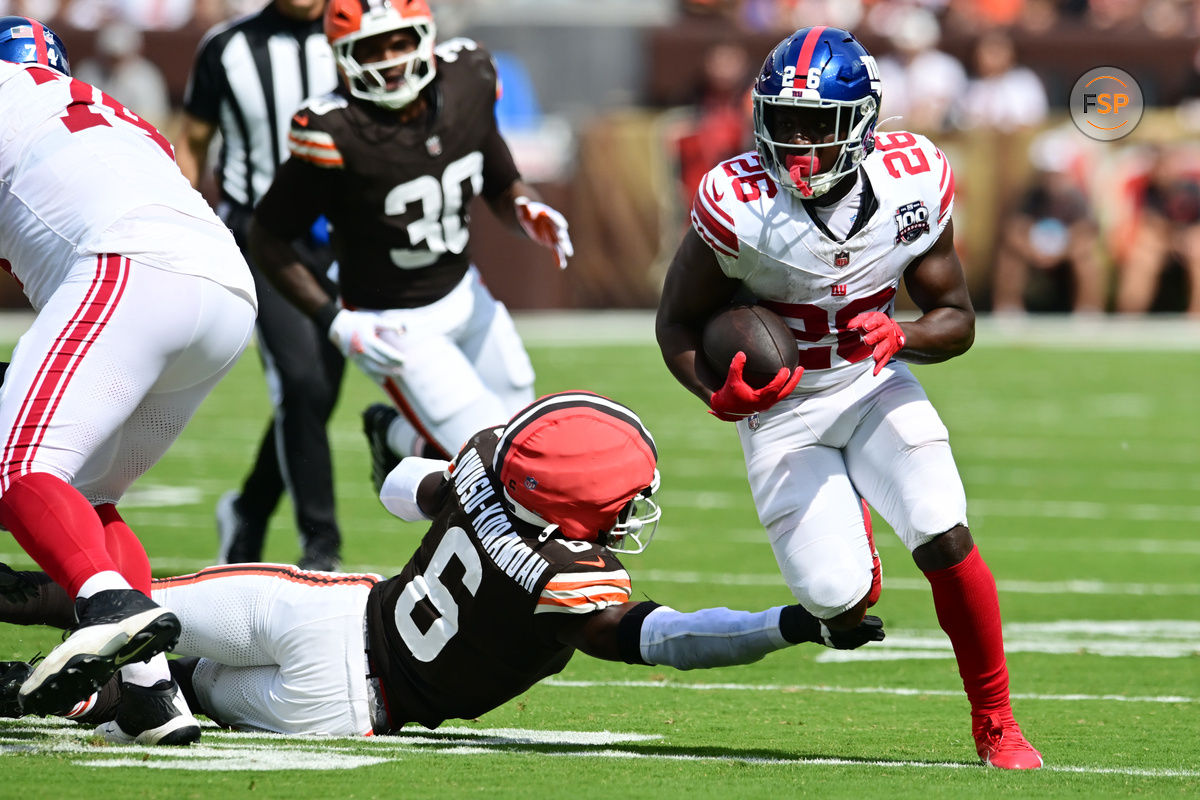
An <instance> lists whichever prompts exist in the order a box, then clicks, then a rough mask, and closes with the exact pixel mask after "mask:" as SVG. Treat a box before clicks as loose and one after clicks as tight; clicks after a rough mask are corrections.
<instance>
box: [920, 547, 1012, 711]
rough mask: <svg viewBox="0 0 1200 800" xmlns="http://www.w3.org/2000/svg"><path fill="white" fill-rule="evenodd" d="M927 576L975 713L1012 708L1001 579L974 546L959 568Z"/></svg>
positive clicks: (940, 620)
mask: <svg viewBox="0 0 1200 800" xmlns="http://www.w3.org/2000/svg"><path fill="white" fill-rule="evenodd" d="M925 577H926V578H927V579H928V580H929V583H930V585H931V586H932V587H933V606H934V608H935V609H936V611H937V618H938V622H939V623H940V624H941V626H942V630H944V631H945V632H946V635H947V636H949V637H950V643H951V644H952V645H953V646H954V657H955V658H956V659H958V674H959V675H961V676H962V681H963V688H964V689H966V690H967V699H968V700H970V701H971V711H972V712H974V713H978V714H983V713H988V712H992V711H1003V710H1006V709H1008V707H1009V700H1008V666H1007V665H1006V664H1005V661H1004V637H1003V634H1002V633H1001V630H1000V599H999V597H998V596H997V594H996V579H995V578H993V577H992V571H991V570H990V569H988V565H987V564H986V563H984V560H983V557H982V556H981V555H979V548H977V547H974V548H972V549H971V552H970V554H968V555H967V557H966V558H964V559H963V560H962V561H960V562H959V563H957V564H955V565H954V566H953V567H947V568H946V569H939V570H933V571H932V572H926V573H925Z"/></svg>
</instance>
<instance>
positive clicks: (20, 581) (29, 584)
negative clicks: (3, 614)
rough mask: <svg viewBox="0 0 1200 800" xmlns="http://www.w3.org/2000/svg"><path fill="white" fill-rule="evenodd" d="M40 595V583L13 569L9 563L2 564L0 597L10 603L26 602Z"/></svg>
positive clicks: (0, 565) (0, 569) (0, 566)
mask: <svg viewBox="0 0 1200 800" xmlns="http://www.w3.org/2000/svg"><path fill="white" fill-rule="evenodd" d="M37 596H38V585H37V584H36V583H34V582H33V581H31V580H30V579H29V578H28V577H27V576H25V575H22V574H21V573H19V572H16V571H14V570H13V568H12V567H10V566H9V565H8V564H0V599H4V600H7V601H8V602H10V603H24V602H25V601H26V600H33V599H34V598H36V597H37Z"/></svg>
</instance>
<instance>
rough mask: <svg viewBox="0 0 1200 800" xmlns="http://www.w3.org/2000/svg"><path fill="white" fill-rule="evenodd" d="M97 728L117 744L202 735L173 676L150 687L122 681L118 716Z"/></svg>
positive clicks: (171, 741) (174, 741)
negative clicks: (172, 678)
mask: <svg viewBox="0 0 1200 800" xmlns="http://www.w3.org/2000/svg"><path fill="white" fill-rule="evenodd" d="M96 732H97V733H99V734H100V735H101V736H103V737H104V738H105V739H107V740H108V741H110V742H113V743H114V744H150V745H154V744H162V745H182V744H191V743H192V742H195V741H196V740H198V739H199V738H200V723H199V722H197V721H196V718H195V717H194V716H192V712H191V709H189V708H188V705H187V701H186V700H184V699H183V692H181V691H179V685H178V684H176V683H175V681H174V680H167V681H159V682H158V683H156V684H154V685H153V686H151V687H149V688H147V687H145V686H136V685H134V684H132V683H124V682H122V683H121V703H120V705H118V706H117V718H116V719H114V720H112V721H111V722H106V723H104V724H103V725H100V726H99V727H97V728H96Z"/></svg>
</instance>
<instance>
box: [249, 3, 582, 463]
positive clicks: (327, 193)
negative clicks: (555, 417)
mask: <svg viewBox="0 0 1200 800" xmlns="http://www.w3.org/2000/svg"><path fill="white" fill-rule="evenodd" d="M325 32H326V35H327V36H328V38H329V41H330V44H331V45H332V47H333V52H334V57H335V59H336V61H337V65H338V70H339V72H340V74H341V78H342V85H341V86H340V87H339V89H338V90H337V91H335V92H334V93H332V94H329V95H325V96H323V97H320V98H317V99H314V100H312V101H310V102H308V103H307V104H306V105H305V106H304V107H302V108H301V109H300V110H299V111H298V112H297V113H296V114H295V116H294V117H293V118H292V125H291V130H290V132H289V135H288V141H289V147H290V151H291V157H290V158H289V159H288V160H287V161H286V162H285V163H284V164H283V165H282V166H281V167H280V168H279V170H278V172H277V173H276V176H275V180H274V183H273V184H272V186H271V189H270V190H269V191H268V193H267V194H266V196H265V197H264V198H263V200H262V202H261V203H260V204H259V205H258V207H257V209H256V210H255V215H254V222H253V224H252V226H251V232H250V241H251V253H252V255H253V257H254V260H255V261H256V263H257V264H258V266H259V267H260V268H261V269H262V271H263V272H264V273H265V274H266V275H268V276H269V277H270V278H271V280H272V282H273V283H274V284H275V285H276V286H277V287H278V288H279V290H280V292H281V293H283V294H284V295H285V296H286V297H287V298H288V299H289V300H291V301H292V303H294V304H295V305H296V306H297V307H298V308H299V309H300V310H301V311H303V312H305V313H306V314H309V315H310V316H311V317H312V318H313V319H315V320H317V322H318V324H319V325H321V326H323V328H324V329H326V330H328V332H329V337H330V338H331V339H332V340H333V342H334V343H335V344H337V345H338V346H339V347H340V348H341V349H342V351H343V352H344V353H345V354H346V355H347V356H348V357H349V358H350V359H351V360H353V361H354V362H355V363H357V364H358V365H359V366H360V367H361V368H362V369H363V370H364V371H366V373H367V374H368V375H369V376H371V378H373V379H374V380H375V381H376V382H378V383H379V384H380V385H381V386H382V388H383V389H384V391H385V392H386V393H387V395H388V396H389V397H390V398H391V400H392V402H393V404H394V406H395V408H396V409H398V410H399V412H400V413H397V412H396V411H395V410H393V409H389V408H386V407H382V408H376V409H375V410H374V411H373V412H372V413H370V414H368V415H367V424H368V427H369V428H370V429H371V430H372V431H373V432H374V438H373V446H375V447H378V448H379V449H383V450H386V451H388V453H389V455H388V459H389V465H390V463H394V461H395V459H396V458H398V457H403V456H405V455H409V454H413V453H421V452H422V451H423V450H427V451H428V452H431V453H435V454H438V455H441V456H443V457H449V455H451V454H453V453H456V452H457V451H458V449H459V447H461V446H462V444H463V442H465V441H466V440H467V438H468V437H469V436H471V435H472V434H473V433H475V432H476V431H478V430H479V429H481V428H483V427H485V426H487V425H498V424H502V423H503V422H504V421H505V420H506V419H508V418H509V416H511V415H512V413H513V412H514V411H516V410H517V409H518V408H520V407H522V406H523V405H525V404H527V403H528V402H529V401H531V400H532V399H533V379H534V375H533V368H532V366H531V365H530V362H529V358H528V356H527V355H526V353H525V349H524V346H523V344H522V342H521V340H520V338H519V336H518V335H517V333H516V330H515V328H514V326H513V323H512V320H511V318H510V317H509V315H508V311H507V310H506V309H505V308H504V306H503V304H501V303H499V302H498V301H496V300H495V299H494V298H493V297H492V295H491V294H490V293H489V292H488V290H487V288H486V287H485V286H484V285H483V282H482V281H481V280H480V276H479V273H478V271H477V270H476V268H475V266H474V264H473V262H472V255H471V252H470V247H469V245H470V234H469V231H468V207H469V205H470V202H471V200H472V199H473V198H474V197H476V196H477V195H478V196H482V197H483V199H484V200H485V201H486V202H487V204H488V206H489V207H490V208H491V210H492V212H493V213H495V214H496V216H497V218H498V219H500V220H501V221H502V222H504V223H506V224H507V225H508V226H509V227H511V228H512V229H513V230H514V231H516V232H518V233H520V232H524V233H525V234H527V235H528V236H530V237H531V238H533V239H534V240H536V241H538V242H539V243H541V244H543V245H545V246H546V247H548V248H550V249H551V250H552V251H553V252H554V255H555V258H556V259H557V262H558V264H559V266H560V267H565V266H566V263H567V258H568V257H569V256H571V255H572V254H573V253H572V246H571V240H570V237H569V236H568V234H567V223H566V221H565V220H564V219H563V217H562V215H561V214H559V213H558V212H557V211H555V210H554V209H552V208H550V207H549V206H547V205H545V204H544V203H542V202H540V199H539V196H538V194H537V192H536V191H535V190H534V189H533V188H532V187H531V186H529V185H528V184H526V183H525V182H524V181H522V180H521V176H520V173H519V172H518V171H517V168H516V166H515V164H514V163H513V158H512V154H511V153H510V152H509V149H508V145H507V144H506V143H505V141H504V139H503V138H502V137H501V135H500V132H499V130H498V128H497V126H496V118H495V110H494V106H495V101H496V98H497V92H498V84H497V79H496V70H495V66H494V64H493V62H492V59H491V56H489V55H488V53H487V52H486V51H485V50H483V49H482V48H481V47H480V46H479V45H477V44H476V43H475V42H473V41H471V40H469V39H453V40H450V41H448V42H444V43H442V44H440V45H437V46H435V26H434V21H433V18H432V16H431V14H430V11H429V7H428V6H427V5H426V3H425V0H334V1H333V2H331V3H329V5H328V6H327V8H326V12H325ZM321 214H324V215H325V216H326V217H327V218H328V219H329V221H330V223H331V227H332V242H333V247H334V252H335V255H336V256H337V260H338V284H339V286H338V288H339V292H340V297H339V298H333V297H330V296H329V294H328V293H327V292H325V291H324V290H323V289H322V288H321V286H320V285H319V284H318V282H317V281H316V280H315V279H314V278H313V277H312V275H311V274H309V273H307V272H306V271H305V270H304V269H303V268H302V267H301V265H300V263H299V259H298V257H297V254H296V252H295V250H294V249H293V248H292V246H291V244H290V242H291V241H292V240H293V239H295V238H296V237H297V236H298V235H299V234H300V233H302V232H303V231H305V230H307V229H308V227H309V225H310V224H311V223H312V221H313V220H315V219H316V218H317V217H318V216H319V215H321ZM537 268H538V267H537V266H533V267H531V269H537Z"/></svg>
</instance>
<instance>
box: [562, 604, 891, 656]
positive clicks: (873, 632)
mask: <svg viewBox="0 0 1200 800" xmlns="http://www.w3.org/2000/svg"><path fill="white" fill-rule="evenodd" d="M883 636H884V633H883V621H882V620H880V619H879V617H874V616H867V617H865V618H864V619H863V621H862V623H861V624H859V625H858V627H856V628H852V629H850V630H848V631H830V630H829V629H828V628H827V627H825V625H824V624H823V623H822V622H821V621H820V620H819V619H817V618H816V617H814V616H813V615H812V614H810V613H808V612H807V611H805V610H804V608H803V607H802V606H799V605H793V606H776V607H775V608H770V609H767V610H766V611H758V612H751V611H734V610H731V609H728V608H705V609H701V610H700V611H692V612H680V611H676V610H675V609H673V608H670V607H669V606H660V605H659V604H657V603H651V602H641V603H632V602H630V603H623V604H622V605H619V606H610V607H609V608H606V609H604V610H603V611H599V612H596V613H595V614H590V615H588V616H587V617H584V618H582V619H577V620H566V621H564V623H563V626H562V627H561V628H560V631H559V639H560V641H562V642H563V643H564V644H568V645H571V646H572V647H575V648H576V649H578V650H580V651H581V652H584V653H587V654H588V655H590V656H594V657H596V658H602V659H605V660H607V661H624V662H626V663H629V664H646V665H651V664H658V665H662V666H668V667H675V668H676V669H700V668H707V667H724V666H731V665H733V664H749V663H751V662H754V661H758V660H759V659H760V658H762V657H763V656H765V655H766V654H767V653H771V652H774V651H776V650H782V649H783V648H785V647H791V646H792V645H794V644H800V643H801V642H814V643H817V644H822V645H825V646H826V647H834V648H837V649H839V650H853V649H855V648H858V647H861V646H863V645H864V644H867V643H868V642H878V641H882V640H883Z"/></svg>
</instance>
